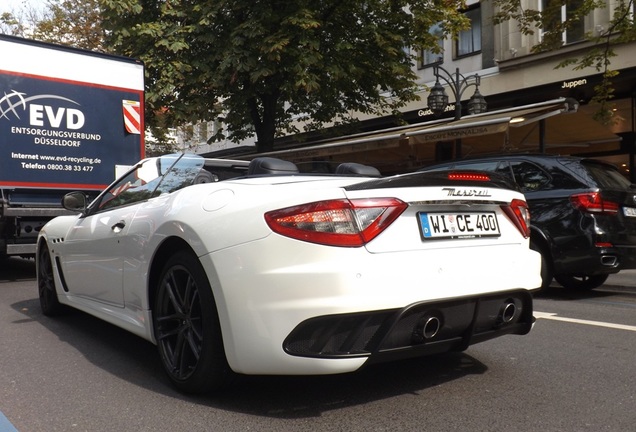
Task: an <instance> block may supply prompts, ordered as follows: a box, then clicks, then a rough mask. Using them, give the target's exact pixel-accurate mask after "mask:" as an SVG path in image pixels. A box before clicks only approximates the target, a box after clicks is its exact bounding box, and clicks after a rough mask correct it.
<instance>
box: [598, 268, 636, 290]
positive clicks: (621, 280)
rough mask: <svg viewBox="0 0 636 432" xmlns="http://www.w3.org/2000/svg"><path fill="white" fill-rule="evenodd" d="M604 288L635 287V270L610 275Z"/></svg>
mask: <svg viewBox="0 0 636 432" xmlns="http://www.w3.org/2000/svg"><path fill="white" fill-rule="evenodd" d="M605 285H606V286H619V287H636V270H625V271H622V272H619V273H618V274H615V275H611V276H610V277H609V278H608V279H607V282H605Z"/></svg>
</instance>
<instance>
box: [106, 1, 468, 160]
mask: <svg viewBox="0 0 636 432" xmlns="http://www.w3.org/2000/svg"><path fill="white" fill-rule="evenodd" d="M100 4H101V5H102V7H103V10H104V25H105V26H107V27H108V32H109V35H110V43H111V44H112V46H114V47H115V49H116V50H118V51H119V52H120V53H122V54H126V55H130V56H133V57H139V58H141V59H142V60H144V62H145V64H146V68H147V93H146V104H147V108H148V109H147V117H146V120H147V121H148V122H149V123H152V122H153V121H154V118H153V117H154V116H155V115H156V113H162V115H165V116H166V118H165V119H164V121H167V122H168V123H171V124H173V125H178V124H183V123H186V122H196V121H199V120H213V119H215V118H217V117H218V116H223V119H224V122H225V125H226V127H227V131H225V133H227V134H228V138H230V139H231V140H233V141H239V140H241V139H244V138H246V137H248V136H250V135H252V134H254V133H255V134H256V136H257V150H258V151H267V150H271V149H272V148H273V143H274V138H275V137H276V136H277V135H280V134H283V133H295V132H298V129H297V127H296V126H295V125H296V124H298V122H297V120H298V119H304V120H305V122H306V128H307V129H317V128H320V127H322V126H324V125H325V124H330V123H335V124H340V123H347V122H352V121H355V119H354V118H353V116H352V114H351V113H352V112H360V113H368V114H375V115H380V114H386V113H391V112H396V110H397V109H398V108H399V107H401V106H404V105H405V104H406V103H407V102H409V101H412V100H415V99H416V94H415V92H416V90H417V86H416V85H415V80H416V75H415V73H414V72H413V69H412V66H413V60H414V56H413V55H412V54H411V53H410V51H409V50H408V49H405V48H406V47H414V48H415V49H416V51H417V50H418V49H422V48H426V49H437V48H438V44H437V36H435V35H431V34H430V33H429V31H428V30H429V28H430V27H431V26H432V25H433V24H437V23H440V22H441V23H443V29H444V32H445V34H446V35H452V34H456V32H457V31H458V30H459V29H461V28H465V26H466V25H467V21H466V20H465V18H464V17H463V16H462V14H460V13H459V12H458V10H459V9H460V8H461V6H462V2H461V1H456V0H434V1H430V0H414V1H408V0H347V1H342V0H319V1H317V0H100ZM386 96H389V97H386ZM217 138H218V137H217Z"/></svg>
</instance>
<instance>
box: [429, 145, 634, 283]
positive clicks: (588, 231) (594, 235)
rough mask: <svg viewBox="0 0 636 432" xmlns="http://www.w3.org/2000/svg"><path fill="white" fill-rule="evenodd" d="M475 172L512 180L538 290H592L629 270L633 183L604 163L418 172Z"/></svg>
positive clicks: (480, 162)
mask: <svg viewBox="0 0 636 432" xmlns="http://www.w3.org/2000/svg"><path fill="white" fill-rule="evenodd" d="M455 169H459V170H479V171H489V172H496V173H499V174H503V175H505V176H507V177H509V178H511V179H513V180H514V181H515V183H516V184H517V185H518V186H519V189H520V190H521V192H523V193H524V195H525V197H526V200H527V202H528V205H529V207H530V216H531V228H532V232H531V237H530V247H531V248H532V249H534V250H536V251H538V252H540V253H541V256H542V268H541V276H542V278H543V283H542V286H541V287H542V288H547V287H549V286H550V283H551V282H552V278H553V277H554V279H556V281H557V282H558V283H559V284H561V285H562V286H564V287H566V288H575V289H593V288H596V287H599V286H601V285H602V284H603V283H604V282H605V281H606V280H607V278H608V276H609V275H610V274H612V273H617V272H618V271H620V270H623V269H633V268H636V185H632V184H631V183H630V182H629V180H627V179H626V178H625V177H623V176H622V175H621V174H620V172H619V171H618V169H616V167H614V166H613V165H611V164H608V163H605V162H602V161H598V160H593V159H581V158H576V157H568V156H553V155H544V154H542V155H520V154H519V155H512V154H509V155H503V156H489V157H480V158H476V159H470V160H461V161H453V162H448V163H444V164H439V165H433V166H429V167H426V168H423V169H421V170H420V171H438V170H455Z"/></svg>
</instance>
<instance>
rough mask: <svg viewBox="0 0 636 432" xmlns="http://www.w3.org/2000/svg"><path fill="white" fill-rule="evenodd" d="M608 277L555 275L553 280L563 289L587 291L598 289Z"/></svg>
mask: <svg viewBox="0 0 636 432" xmlns="http://www.w3.org/2000/svg"><path fill="white" fill-rule="evenodd" d="M608 277H609V275H607V274H600V275H592V276H588V275H556V276H555V277H554V278H555V279H556V281H557V282H558V283H560V284H561V285H562V286H563V287H564V288H569V289H575V290H578V291H589V290H592V289H594V288H598V287H600V286H601V285H603V284H604V283H605V281H606V280H607V278H608Z"/></svg>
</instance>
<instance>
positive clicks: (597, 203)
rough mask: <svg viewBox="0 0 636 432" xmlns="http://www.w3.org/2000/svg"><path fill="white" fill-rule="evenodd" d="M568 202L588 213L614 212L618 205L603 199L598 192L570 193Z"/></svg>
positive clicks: (616, 210)
mask: <svg viewBox="0 0 636 432" xmlns="http://www.w3.org/2000/svg"><path fill="white" fill-rule="evenodd" d="M570 202H571V203H572V205H573V206H574V207H576V208H577V209H579V210H581V211H584V212H588V213H600V214H616V213H618V207H619V204H618V203H615V202H612V201H607V200H604V199H603V197H601V194H600V193H599V192H590V193H582V194H576V195H572V196H570Z"/></svg>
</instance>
